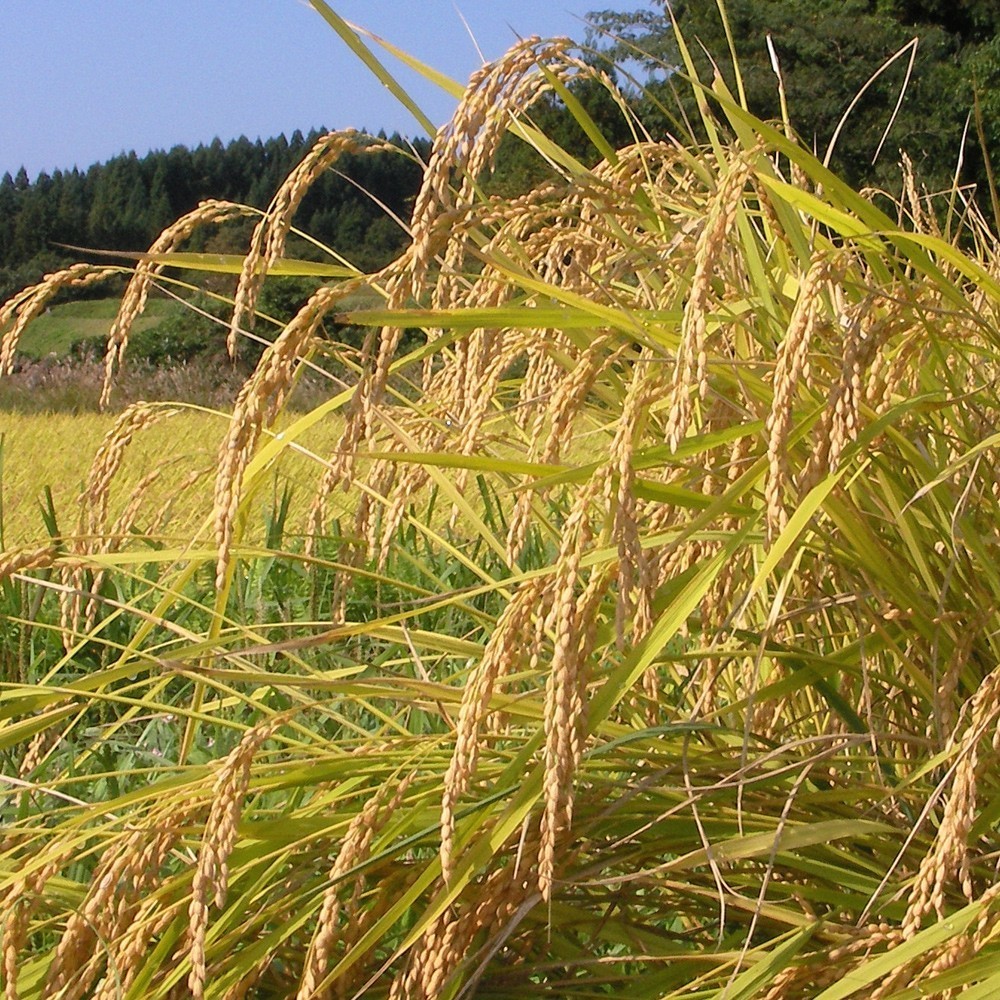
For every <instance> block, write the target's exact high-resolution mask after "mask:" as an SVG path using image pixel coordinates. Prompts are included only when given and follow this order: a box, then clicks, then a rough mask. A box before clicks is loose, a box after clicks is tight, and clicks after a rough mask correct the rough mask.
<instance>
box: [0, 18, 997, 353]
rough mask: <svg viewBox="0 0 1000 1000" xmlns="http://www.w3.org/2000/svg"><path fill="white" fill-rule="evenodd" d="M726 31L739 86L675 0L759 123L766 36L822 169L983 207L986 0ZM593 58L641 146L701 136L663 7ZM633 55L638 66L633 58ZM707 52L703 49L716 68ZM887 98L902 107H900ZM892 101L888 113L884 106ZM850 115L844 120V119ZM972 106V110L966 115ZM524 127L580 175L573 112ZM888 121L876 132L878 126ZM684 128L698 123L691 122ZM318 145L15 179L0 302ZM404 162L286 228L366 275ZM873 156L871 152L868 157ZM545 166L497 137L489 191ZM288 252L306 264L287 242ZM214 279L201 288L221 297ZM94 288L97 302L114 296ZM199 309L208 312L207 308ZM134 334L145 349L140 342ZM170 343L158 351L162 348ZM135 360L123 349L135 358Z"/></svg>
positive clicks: (557, 111)
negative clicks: (956, 189)
mask: <svg viewBox="0 0 1000 1000" xmlns="http://www.w3.org/2000/svg"><path fill="white" fill-rule="evenodd" d="M726 7H727V11H728V20H729V31H730V33H731V35H732V38H733V40H734V42H735V46H736V49H737V52H738V54H739V62H740V66H741V78H740V79H737V77H736V74H735V70H734V63H733V60H732V59H731V58H730V56H729V40H728V38H727V33H726V30H725V26H724V25H723V22H722V20H721V18H720V17H719V13H718V10H717V9H716V4H715V3H714V2H712V0H704V2H698V3H695V2H687V0H675V2H674V3H673V4H672V12H673V16H674V17H675V18H676V19H677V22H678V24H679V25H680V27H681V29H682V31H683V33H684V35H685V36H686V37H687V38H688V40H689V47H690V51H691V55H692V58H693V59H694V63H695V65H696V67H697V70H698V72H699V74H700V75H701V77H702V79H703V80H705V81H706V82H709V81H711V79H712V75H713V72H714V69H715V68H716V67H717V68H718V70H719V71H720V72H721V74H722V76H723V78H724V79H725V80H726V81H727V83H728V85H729V86H730V88H731V90H732V91H733V92H734V93H737V92H738V91H739V90H740V88H741V87H742V90H743V94H744V97H745V99H746V101H747V104H748V106H749V108H750V110H751V111H752V112H753V113H754V114H756V115H757V116H759V117H761V118H763V119H772V120H773V119H776V118H779V117H780V116H781V114H782V111H781V102H780V99H779V89H778V85H777V80H776V77H775V72H774V67H773V66H772V61H771V53H770V52H769V51H768V45H767V40H768V38H770V39H771V44H772V48H773V50H774V55H775V56H776V58H777V60H778V63H779V65H780V70H781V74H782V79H783V84H784V90H785V94H786V97H787V104H788V109H789V115H790V119H791V121H792V122H793V123H794V126H795V127H796V129H797V131H798V133H799V135H800V137H801V139H802V141H803V142H804V143H805V144H806V145H808V146H810V147H813V146H815V148H817V149H818V150H819V151H820V153H821V155H822V152H823V150H824V149H825V147H826V144H827V143H828V142H829V141H830V138H831V136H833V135H834V134H835V133H837V134H838V139H837V144H836V150H835V151H834V154H833V156H832V160H831V165H832V166H833V167H834V169H835V170H837V171H838V173H839V174H840V176H842V177H843V178H844V179H845V180H847V181H848V182H849V183H850V184H852V185H853V186H855V187H863V186H867V185H873V186H875V187H877V188H881V189H883V190H886V191H887V192H889V194H890V195H895V194H897V193H898V192H899V189H900V184H901V181H900V172H899V160H900V155H901V151H905V152H906V154H907V155H908V156H909V157H910V158H911V160H912V161H913V165H914V169H915V173H916V177H917V179H918V182H920V183H923V184H925V185H926V186H927V188H928V189H930V190H932V191H934V190H937V191H946V190H948V189H949V188H950V187H951V184H952V180H953V178H954V177H956V176H957V177H958V178H959V180H960V181H961V182H963V183H965V184H966V185H967V189H969V190H971V189H973V188H975V189H976V190H977V192H978V199H979V200H980V202H981V203H983V204H984V205H985V204H988V203H989V200H990V196H989V193H988V192H990V190H991V188H993V200H994V206H993V207H994V210H995V211H996V213H997V216H998V218H1000V206H998V205H997V200H996V195H995V186H994V185H993V184H992V170H991V160H992V161H994V162H995V161H996V160H997V158H998V155H1000V4H996V3H995V2H994V0H949V2H947V3H945V2H942V0H729V2H728V3H727V5H726ZM591 21H592V25H593V27H592V29H591V31H590V32H589V34H588V44H589V50H590V52H591V53H592V56H588V58H591V57H593V58H597V55H596V53H598V52H603V53H604V55H605V56H607V57H608V58H609V60H611V61H620V60H622V59H625V58H631V59H632V62H631V66H632V67H633V68H634V67H635V66H636V65H637V63H638V65H639V66H640V67H641V68H640V73H639V75H640V76H645V79H644V80H642V81H641V82H642V83H643V84H644V89H642V90H641V91H640V90H636V91H634V92H632V94H631V96H630V98H629V99H630V100H631V101H632V102H633V104H634V107H635V109H636V111H637V114H638V119H639V120H641V121H643V122H644V124H645V125H646V126H647V127H650V128H651V137H652V138H654V139H660V138H664V137H666V136H668V135H671V134H672V135H676V136H680V137H681V138H682V141H689V140H685V139H684V137H685V136H687V135H688V134H689V130H690V129H692V128H693V129H694V132H695V135H696V137H698V125H697V122H698V120H699V116H698V114H697V109H696V106H695V102H694V98H693V97H692V94H691V91H690V90H689V89H688V90H687V91H685V88H683V87H678V86H677V79H676V77H675V75H674V74H675V73H676V72H678V71H683V66H684V59H683V56H682V53H681V52H680V49H679V47H678V45H677V40H676V37H675V35H674V32H673V28H672V26H671V22H670V18H669V16H668V14H667V13H666V11H665V5H664V4H663V2H662V0H651V2H650V4H649V5H648V7H647V8H646V9H644V10H640V11H638V12H634V13H621V12H617V11H614V10H609V11H602V12H595V13H593V14H592V15H591ZM914 38H917V39H919V44H918V45H917V47H916V49H915V51H914V52H913V53H912V57H913V58H912V64H911V61H910V55H911V53H910V52H909V51H907V52H906V54H905V55H904V56H903V57H902V58H898V59H897V60H896V61H895V63H893V64H892V65H891V66H890V67H889V68H888V69H887V70H886V71H885V72H883V73H881V74H880V75H879V76H877V78H875V79H873V80H872V79H870V78H871V76H872V74H873V73H874V72H875V70H877V69H878V68H879V67H880V66H881V65H882V64H883V63H884V62H885V61H886V60H887V59H889V58H890V57H891V56H892V55H893V53H895V52H898V51H900V50H901V49H903V48H904V47H905V46H906V45H907V43H909V42H910V41H911V40H912V39H914ZM640 52H641V53H645V55H643V56H641V57H640V58H639V59H638V60H637V61H636V55H637V53H640ZM706 52H711V53H712V59H713V60H714V64H715V65H714V67H713V65H712V63H711V62H710V61H709V57H708V56H707V55H706ZM574 90H575V97H576V98H577V99H578V100H579V101H580V103H581V104H583V106H584V107H585V108H586V109H587V112H588V113H589V114H590V115H591V117H592V118H593V119H594V121H595V123H596V124H597V126H598V129H599V130H600V132H601V133H602V134H603V135H604V136H605V137H606V139H607V140H608V142H609V143H610V144H611V145H612V146H614V147H620V146H622V145H625V144H627V143H629V142H631V141H634V139H635V138H636V136H635V135H634V134H633V133H632V132H631V131H630V127H629V124H628V123H627V122H626V120H625V117H624V116H623V115H622V114H621V109H620V108H619V107H618V106H617V105H616V104H615V103H614V101H612V99H611V98H610V97H609V95H608V91H607V90H605V89H604V88H603V87H601V86H599V85H597V84H596V83H595V82H594V81H593V80H589V81H582V82H578V83H577V84H575V85H574ZM900 94H902V95H903V96H902V98H901V99H900ZM897 101H898V107H897ZM852 103H854V105H855V106H854V109H853V111H852V113H851V114H850V115H849V116H848V119H847V121H846V123H845V124H844V126H843V127H841V126H840V124H839V123H840V121H841V118H842V116H843V115H844V112H845V111H846V110H847V108H848V107H849V106H850V105H851V104H852ZM974 112H975V113H974ZM531 116H532V119H533V121H534V122H535V123H536V124H537V125H538V126H539V128H540V129H541V130H542V131H543V132H545V134H547V135H548V136H549V137H550V138H551V139H552V140H553V141H555V142H556V143H557V144H558V145H559V146H561V147H562V149H564V150H566V151H567V152H569V153H571V154H572V155H573V156H575V157H577V158H578V159H580V160H582V161H583V162H584V163H585V164H586V165H588V166H590V165H592V164H593V162H594V161H595V159H596V158H597V156H598V154H597V152H596V150H595V149H594V146H593V145H592V143H590V141H589V140H588V139H587V137H586V136H585V134H584V133H583V131H582V130H581V129H580V127H579V126H578V125H577V124H576V122H575V120H574V118H573V116H572V115H571V114H570V113H569V112H568V111H567V109H566V108H565V106H564V105H563V104H562V102H561V101H559V100H558V99H557V98H555V97H551V96H550V97H549V98H548V99H547V100H544V101H541V102H539V103H538V104H536V105H535V106H534V107H533V108H532V112H531ZM890 120H891V122H892V126H891V128H890V129H889V130H888V132H887V133H886V134H885V135H884V136H883V133H884V132H885V130H886V127H887V125H888V124H889V122H890ZM692 123H695V124H693V125H692ZM320 134H321V132H320V131H313V132H310V133H309V134H308V135H304V134H303V133H302V132H300V131H296V132H294V133H293V134H292V135H291V137H290V138H286V137H285V136H284V135H282V136H278V137H277V138H271V139H267V140H266V141H264V140H260V139H257V140H256V141H251V140H249V139H247V138H245V137H241V138H239V139H237V140H235V141H233V142H230V143H228V144H224V143H223V142H221V141H220V140H218V139H216V140H214V141H213V142H211V143H209V144H208V145H200V146H198V147H196V148H194V149H189V148H187V147H184V146H176V147H174V148H173V149H170V150H167V151H163V150H158V151H154V152H151V153H149V154H147V155H145V156H141V157H140V156H137V155H136V154H135V153H129V154H125V155H121V156H118V157H115V158H114V159H111V160H109V161H108V162H106V163H102V164H95V165H94V166H91V167H89V168H88V169H86V170H83V171H81V170H79V169H75V168H74V169H72V170H61V171H56V172H54V173H53V174H51V175H49V174H41V175H39V176H38V177H37V178H35V179H34V180H32V179H30V178H29V177H28V175H27V173H26V172H25V171H24V170H23V169H22V170H20V171H19V172H18V173H17V175H16V176H11V175H10V174H9V173H8V174H5V175H4V176H3V178H2V179H0V301H2V300H3V299H5V298H6V297H8V296H9V295H11V294H12V293H14V292H15V291H17V290H18V289H20V288H22V287H24V286H26V285H28V284H31V283H34V282H36V281H38V280H39V279H40V277H41V276H42V275H43V274H44V273H45V272H48V271H52V270H55V269H57V268H59V267H60V266H65V265H66V264H68V263H70V262H72V261H75V260H77V259H80V256H81V255H80V254H79V253H78V252H76V251H67V250H65V249H64V248H62V247H60V244H69V245H72V246H76V247H81V246H82V247H90V248H95V249H98V248H99V249H102V250H126V251H136V250H143V249H145V248H146V247H148V246H149V244H150V243H151V242H152V240H153V239H154V238H155V236H156V235H157V234H158V233H159V232H160V231H161V230H162V229H163V228H164V227H165V226H166V225H168V224H169V223H170V222H172V221H173V220H174V219H176V218H177V217H179V216H180V215H182V214H183V213H185V212H187V211H189V210H190V209H192V208H194V207H195V206H196V205H197V203H198V202H199V201H201V200H203V199H205V198H218V199H226V200H230V201H235V202H240V203H243V204H247V205H251V206H254V207H256V208H260V209H265V208H266V207H267V205H268V203H269V201H270V199H271V197H272V195H273V194H274V192H275V191H276V189H277V188H278V186H279V185H280V183H281V181H282V179H283V178H285V177H286V176H287V175H288V173H289V172H290V171H291V170H292V168H293V167H294V166H295V165H296V164H297V163H298V162H299V161H300V160H301V159H302V157H303V156H304V155H305V153H306V152H307V150H308V149H309V148H310V147H311V146H312V144H313V143H314V142H315V140H316V139H317V138H318V137H319V135H320ZM390 141H391V142H393V143H395V144H396V145H398V146H399V147H401V148H406V149H409V150H412V152H413V153H414V154H415V156H404V155H400V156H396V155H391V154H388V153H387V154H376V155H370V156H346V157H344V158H343V159H342V160H341V161H339V162H338V164H337V170H336V171H328V172H327V173H326V174H325V175H324V176H323V177H322V178H321V179H320V180H319V181H318V182H317V183H316V184H315V185H314V187H313V188H312V189H311V190H310V192H309V194H308V195H307V197H306V199H305V201H304V202H303V204H302V206H301V207H300V209H299V212H298V214H297V215H296V219H295V223H296V226H297V227H299V228H301V229H302V230H303V231H304V232H307V233H309V234H310V236H311V237H313V238H315V239H316V240H318V241H319V242H320V243H322V244H325V245H327V246H329V247H332V248H335V249H336V250H337V251H339V252H341V253H344V254H345V255H346V256H347V257H348V258H349V259H350V260H351V262H352V263H354V264H355V265H357V266H359V267H361V268H364V269H366V270H371V269H374V268H377V267H379V266H380V265H382V264H384V263H386V262H388V261H389V260H390V259H391V258H392V257H393V256H394V255H395V254H396V253H398V251H399V250H400V248H401V247H402V246H403V245H404V243H405V240H406V235H405V232H404V230H403V229H402V228H401V227H400V226H399V225H398V224H397V223H396V222H394V221H393V220H392V218H391V217H390V216H389V215H387V214H386V212H385V209H384V208H383V207H382V206H385V208H388V209H389V211H390V212H391V213H395V214H396V215H397V216H399V217H400V218H401V219H402V220H404V221H405V220H407V219H408V216H409V212H410V207H411V204H412V199H413V198H414V196H415V194H416V192H417V189H418V185H419V183H420V177H421V167H420V161H421V160H425V159H426V157H427V155H428V153H429V149H430V143H429V142H428V141H427V140H419V139H418V140H404V139H402V138H401V137H399V136H398V135H394V136H392V137H391V139H390ZM876 150H881V153H880V156H879V157H878V158H877V159H876V160H875V162H873V155H874V154H875V152H876ZM548 169H549V167H548V165H547V164H546V163H545V161H544V159H543V158H542V157H540V156H539V155H538V154H537V153H536V152H535V151H534V150H532V149H530V148H529V147H528V146H527V145H526V144H525V143H523V142H521V141H520V140H517V139H514V138H513V137H511V136H508V137H507V138H506V139H505V141H504V143H503V144H502V146H501V149H500V152H499V155H498V157H497V161H496V169H495V172H494V173H493V174H492V175H491V176H490V177H488V178H484V179H483V180H484V183H485V186H486V188H487V191H488V192H489V193H496V194H500V195H505V196H510V195H513V194H515V193H518V192H520V191H525V190H527V189H528V188H529V187H530V186H531V185H532V184H535V183H537V182H538V181H539V180H540V178H541V176H542V175H543V174H544V172H545V171H546V170H548ZM252 225H253V222H252V220H245V221H244V222H242V223H239V224H234V225H227V226H226V227H224V228H222V229H220V230H217V231H203V232H200V233H198V234H196V238H195V240H194V241H193V243H192V246H191V249H195V250H199V249H200V250H207V251H210V252H217V253H242V252H244V251H245V250H246V247H247V242H248V239H249V235H250V230H251V227H252ZM294 253H295V255H297V256H309V255H314V256H316V255H318V254H319V251H318V250H317V249H316V248H315V247H314V246H312V245H310V244H309V243H306V242H304V241H302V242H301V243H299V244H297V245H295V247H294ZM228 280H229V279H225V280H223V279H219V280H218V282H217V285H216V290H218V291H225V289H226V287H227V285H226V281H228ZM313 287H315V282H310V281H307V280H304V279H287V278H286V279H281V280H269V281H268V284H267V286H266V287H265V294H264V297H263V298H262V300H261V303H262V306H263V307H265V311H268V310H270V314H271V315H274V316H275V317H276V318H278V319H285V318H287V317H288V315H290V313H291V311H293V310H294V309H296V308H297V307H298V305H299V304H300V303H301V302H302V301H304V299H305V297H306V296H307V295H308V294H309V292H310V291H311V289H312V288H313ZM114 292H115V289H114V288H108V287H107V286H105V287H104V288H103V289H102V290H101V291H100V292H99V293H95V294H101V295H108V294H114ZM199 305H200V306H201V307H205V308H208V309H209V311H211V310H212V309H215V310H216V311H218V312H219V314H220V315H221V312H222V306H221V305H218V304H216V305H212V303H210V302H206V301H204V300H202V301H200V302H199ZM211 332H212V326H211V321H210V320H207V319H206V317H205V316H204V315H202V316H199V314H198V313H196V312H192V311H184V312H183V313H178V314H176V315H175V316H173V317H172V318H171V319H170V321H169V322H168V323H165V324H160V325H159V326H158V328H157V329H155V330H149V331H147V332H146V335H145V337H144V338H139V342H138V343H136V344H135V345H134V346H135V347H136V348H138V349H142V350H148V352H149V353H148V357H149V360H150V361H152V362H153V363H154V364H159V363H161V361H162V360H163V356H164V352H167V354H168V355H169V357H170V358H173V359H177V358H178V357H180V358H181V359H183V358H184V357H191V356H192V355H193V354H194V353H197V352H198V350H199V349H200V348H203V347H204V345H205V342H206V338H207V337H209V335H210V334H211ZM143 340H144V341H145V343H143ZM168 349H169V350H168ZM133 356H135V355H133Z"/></svg>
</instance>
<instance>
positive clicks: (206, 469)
mask: <svg viewBox="0 0 1000 1000" xmlns="http://www.w3.org/2000/svg"><path fill="white" fill-rule="evenodd" d="M115 419H116V417H115V415H113V414H94V413H83V414H78V415H71V414H64V413H57V414H21V413H10V412H0V436H2V439H3V446H2V456H0V457H2V479H0V498H2V503H3V507H2V512H3V521H2V537H0V550H2V549H9V548H14V547H17V546H21V545H31V544H35V543H38V542H41V541H43V540H44V539H45V538H46V537H47V534H46V528H45V523H44V521H43V519H42V516H41V513H40V504H41V501H42V499H43V497H44V490H45V487H46V486H48V487H50V488H51V490H52V497H53V501H54V506H55V510H56V514H57V517H58V523H59V529H60V531H62V532H64V533H71V532H72V531H73V530H74V529H75V528H76V524H77V518H78V513H79V507H78V505H77V497H78V496H79V494H80V491H81V489H82V488H83V485H84V483H85V481H86V478H87V473H88V471H89V469H90V465H91V462H92V460H93V457H94V455H95V454H96V452H97V450H98V448H99V447H100V444H101V441H102V440H103V438H104V435H105V434H106V433H107V432H108V431H109V430H110V428H111V427H112V425H113V424H114V421H115ZM227 426H228V419H227V418H226V417H224V416H222V415H215V414H211V413H205V412H200V411H193V410H191V411H187V412H181V413H179V414H177V415H176V416H173V417H170V418H169V419H165V420H163V421H161V422H160V423H158V424H155V425H154V426H152V427H150V428H148V429H146V430H144V431H142V432H140V433H139V434H137V435H136V436H135V439H134V440H133V442H132V444H131V445H130V446H129V448H128V451H127V453H126V457H125V461H124V463H123V466H122V469H121V470H120V472H119V474H118V476H117V477H116V479H115V483H114V486H113V489H112V493H111V518H112V520H113V519H114V517H115V516H116V515H117V513H119V512H120V511H121V510H122V509H123V508H124V506H125V504H126V503H127V502H128V500H129V498H131V496H132V495H133V492H134V491H135V489H136V487H137V485H138V484H139V482H140V481H141V480H142V479H143V477H144V476H146V475H148V474H149V473H151V472H153V471H154V470H160V476H159V478H158V480H157V481H156V482H155V483H154V484H153V485H152V486H151V487H150V488H149V492H148V495H147V498H146V501H145V502H144V504H143V508H142V513H141V515H140V516H139V517H138V518H137V521H136V528H137V529H139V530H147V528H148V527H149V526H150V524H152V523H153V522H154V521H155V520H156V518H157V515H158V514H159V513H160V512H161V511H163V510H164V508H165V505H167V504H170V509H169V516H168V517H167V520H166V523H165V525H164V528H163V531H164V532H165V533H166V534H168V535H170V536H175V535H177V536H181V537H183V536H185V534H187V536H188V537H190V536H191V534H192V533H193V531H194V530H196V529H197V526H198V524H199V522H201V521H202V520H203V519H204V518H206V517H207V516H208V515H209V514H210V512H211V504H212V488H213V484H214V477H215V469H216V461H217V453H218V446H219V442H220V441H221V439H222V436H223V434H224V433H225V431H226V428H227ZM340 426H341V425H340V422H339V421H331V422H329V423H327V424H326V425H325V426H323V427H322V428H319V429H317V430H314V431H312V432H310V434H309V435H307V438H306V441H307V442H308V445H309V447H311V448H313V449H315V450H316V452H317V453H319V454H323V453H325V452H328V451H329V450H330V449H332V447H333V445H334V443H335V440H336V437H337V435H338V434H339V431H340ZM196 470H199V471H203V473H204V474H203V475H202V476H201V478H200V479H198V481H197V482H195V483H194V484H192V485H190V486H189V487H188V488H186V489H183V490H181V491H180V492H178V490H179V488H180V487H181V486H182V484H183V482H184V480H185V477H187V476H188V475H189V473H192V472H194V471H196ZM319 473H320V470H319V468H318V467H317V466H316V464H315V463H314V462H312V461H311V460H310V459H307V458H305V457H304V456H301V455H295V454H290V455H286V456H285V457H283V458H282V459H281V460H280V462H279V463H278V466H277V468H276V470H275V472H274V473H273V475H272V477H271V479H270V483H269V488H268V490H267V491H266V492H267V495H266V496H265V495H263V493H262V495H261V496H260V498H259V501H258V504H257V506H258V508H259V511H260V523H261V524H263V522H264V516H265V515H266V513H267V512H268V511H269V509H270V508H271V507H272V505H273V504H274V501H275V497H276V496H280V494H281V491H282V490H283V489H284V487H285V485H288V486H290V487H291V488H292V507H291V517H290V521H289V525H290V529H291V530H297V529H298V528H300V527H301V526H302V524H303V523H304V517H305V513H306V511H307V510H308V506H309V502H310V499H311V497H312V492H313V490H314V489H315V486H316V483H317V480H318V476H319ZM252 528H256V525H253V526H252Z"/></svg>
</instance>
